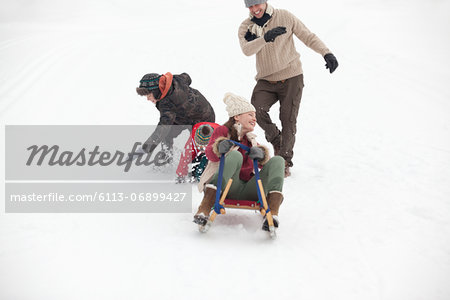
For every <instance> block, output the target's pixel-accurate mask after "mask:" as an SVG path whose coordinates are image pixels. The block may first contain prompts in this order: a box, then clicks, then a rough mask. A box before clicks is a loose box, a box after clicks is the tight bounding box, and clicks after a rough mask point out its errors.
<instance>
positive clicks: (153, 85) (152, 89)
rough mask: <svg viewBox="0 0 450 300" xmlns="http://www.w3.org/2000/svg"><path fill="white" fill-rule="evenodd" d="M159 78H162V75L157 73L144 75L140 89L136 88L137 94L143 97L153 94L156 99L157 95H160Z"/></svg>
mask: <svg viewBox="0 0 450 300" xmlns="http://www.w3.org/2000/svg"><path fill="white" fill-rule="evenodd" d="M159 78H161V75H159V74H156V73H150V74H146V75H144V77H142V79H141V81H140V84H139V87H137V88H136V92H137V93H138V94H139V95H141V96H146V95H148V94H150V93H153V95H154V96H155V97H156V95H155V94H159Z"/></svg>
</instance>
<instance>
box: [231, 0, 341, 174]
mask: <svg viewBox="0 0 450 300" xmlns="http://www.w3.org/2000/svg"><path fill="white" fill-rule="evenodd" d="M244 1H245V5H246V7H247V8H248V9H249V11H250V17H249V18H247V19H245V20H244V21H243V22H242V24H241V26H240V27H239V42H240V45H241V48H242V51H243V52H244V54H245V55H247V56H250V55H253V54H256V70H257V74H256V81H257V83H256V86H255V88H254V90H253V95H252V100H251V102H252V104H253V105H254V106H255V107H256V117H257V122H258V124H259V126H261V128H262V129H264V131H265V135H266V139H267V141H269V142H270V143H271V144H272V145H273V147H274V152H275V155H280V156H282V157H283V158H284V159H285V161H286V168H285V176H286V177H287V176H289V175H290V170H289V168H290V167H291V166H292V165H293V163H292V157H293V155H294V152H293V148H294V143H295V134H296V132H297V116H298V110H299V106H300V100H301V98H302V90H303V70H302V64H301V62H300V54H298V53H297V51H296V49H295V46H294V39H293V35H295V36H296V37H297V38H298V39H299V40H301V41H302V42H303V43H304V44H305V45H306V46H308V47H309V48H311V49H312V50H314V51H316V52H317V53H319V54H321V55H322V56H323V57H324V59H325V61H326V68H327V69H329V70H330V73H333V72H334V70H335V69H336V68H337V66H338V62H337V60H336V57H335V56H334V55H333V54H332V53H331V51H330V50H329V49H328V48H327V47H326V46H325V44H324V43H323V42H322V41H321V40H320V39H319V38H318V37H317V36H316V35H315V34H314V33H312V32H311V31H309V29H308V28H306V26H305V25H304V24H303V23H302V22H301V21H300V20H299V19H298V18H297V17H295V16H294V15H293V14H291V13H290V12H288V11H286V10H283V9H274V8H273V7H272V6H271V5H269V4H268V3H267V1H266V0H244ZM277 101H280V120H281V126H282V129H281V131H280V130H279V129H278V127H277V126H276V125H275V124H274V123H273V122H272V120H271V119H270V116H269V109H270V107H271V106H272V105H273V104H275V103H276V102H277Z"/></svg>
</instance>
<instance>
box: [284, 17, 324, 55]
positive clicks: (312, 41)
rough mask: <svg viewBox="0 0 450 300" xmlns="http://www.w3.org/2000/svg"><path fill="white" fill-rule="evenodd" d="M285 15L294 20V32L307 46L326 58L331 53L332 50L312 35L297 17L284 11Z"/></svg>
mask: <svg viewBox="0 0 450 300" xmlns="http://www.w3.org/2000/svg"><path fill="white" fill-rule="evenodd" d="M283 13H285V14H286V17H287V18H288V19H289V20H292V32H293V33H294V34H295V36H296V37H297V38H298V39H299V40H301V41H302V42H303V43H304V44H305V45H306V46H308V47H309V48H311V49H312V50H314V51H316V52H317V53H319V54H321V55H322V56H325V54H327V53H330V52H331V51H330V49H328V48H327V46H325V44H324V43H323V42H322V41H321V40H320V39H319V38H318V37H317V35H315V34H314V33H312V32H311V31H310V30H309V29H308V28H307V27H306V26H305V24H303V23H302V21H300V20H299V19H298V18H297V17H296V16H294V15H293V14H291V13H290V12H288V11H286V10H283Z"/></svg>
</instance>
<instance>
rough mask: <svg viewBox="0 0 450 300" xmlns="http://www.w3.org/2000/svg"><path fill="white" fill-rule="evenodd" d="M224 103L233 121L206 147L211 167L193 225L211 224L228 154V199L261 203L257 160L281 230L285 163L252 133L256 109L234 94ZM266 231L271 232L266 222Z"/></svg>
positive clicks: (205, 175)
mask: <svg viewBox="0 0 450 300" xmlns="http://www.w3.org/2000/svg"><path fill="white" fill-rule="evenodd" d="M223 101H224V102H225V105H226V110H227V112H228V116H229V117H230V118H229V119H228V121H227V122H226V123H225V124H223V125H222V126H219V127H217V128H216V129H215V130H214V132H213V134H212V136H211V139H210V141H209V143H208V146H207V147H206V151H205V152H206V156H207V158H208V160H209V163H208V166H207V168H206V169H205V171H204V172H203V174H202V177H201V178H200V182H199V190H200V192H201V191H203V192H204V197H203V200H202V202H201V204H200V206H199V208H198V211H197V213H196V214H195V216H194V222H195V223H197V224H199V225H205V224H206V223H207V222H208V219H209V216H210V213H211V208H212V207H213V206H214V202H215V199H216V190H217V181H218V177H219V174H218V173H219V160H220V156H221V155H222V154H225V165H224V168H223V178H222V185H221V186H222V188H223V187H225V185H226V183H227V182H228V180H229V179H230V178H231V179H233V183H232V185H231V187H230V190H229V192H228V194H227V198H229V199H237V200H254V201H257V200H258V195H257V187H256V181H255V176H254V170H253V160H254V159H257V161H258V162H259V168H260V169H261V170H260V178H261V181H262V185H263V189H264V192H265V193H266V198H267V202H268V204H269V207H270V210H271V212H272V215H273V219H274V225H275V227H278V225H279V218H278V210H279V208H280V205H281V203H282V201H283V194H282V191H283V182H284V167H285V162H284V159H283V158H282V157H281V156H274V157H272V158H271V157H270V155H269V151H268V149H267V148H266V147H264V146H262V145H259V144H258V143H257V142H256V140H255V138H256V135H255V134H253V133H252V132H253V130H254V128H255V126H256V113H255V112H256V109H255V107H254V106H253V105H252V104H250V103H249V102H248V101H247V100H246V99H244V98H242V97H240V96H237V95H234V94H232V93H227V94H225V97H224V99H223ZM231 140H233V141H236V142H239V143H241V144H243V145H245V146H248V147H250V151H249V152H247V151H245V150H243V149H242V148H240V147H239V146H236V145H235V144H234V143H233V142H231ZM222 191H223V190H222ZM263 230H266V231H268V230H269V226H268V224H267V220H266V218H264V221H263Z"/></svg>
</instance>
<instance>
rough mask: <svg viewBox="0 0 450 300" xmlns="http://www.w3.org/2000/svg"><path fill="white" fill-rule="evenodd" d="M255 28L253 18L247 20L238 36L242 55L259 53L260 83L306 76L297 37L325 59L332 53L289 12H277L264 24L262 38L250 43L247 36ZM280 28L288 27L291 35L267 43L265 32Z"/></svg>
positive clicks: (277, 10) (281, 36) (258, 70)
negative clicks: (298, 49) (296, 46)
mask: <svg viewBox="0 0 450 300" xmlns="http://www.w3.org/2000/svg"><path fill="white" fill-rule="evenodd" d="M253 25H254V23H253V22H252V21H251V20H250V18H247V19H246V20H244V22H242V24H241V26H240V27H239V33H238V35H239V42H240V45H241V48H242V52H244V54H245V55H247V56H250V55H253V54H256V71H257V74H256V77H255V79H256V80H259V79H265V80H269V81H279V80H284V79H288V78H291V77H294V76H297V75H300V74H303V70H302V64H301V62H300V54H299V53H298V52H297V51H296V49H295V46H294V39H293V34H295V36H296V37H297V38H298V39H300V40H301V41H302V42H303V43H304V44H305V45H306V46H308V47H309V48H311V49H312V50H314V51H316V52H317V53H320V54H321V55H322V56H324V55H325V54H327V53H330V52H331V51H330V50H329V49H328V48H327V46H325V44H324V43H323V42H322V41H321V40H320V39H319V38H318V37H317V36H316V35H315V34H314V33H312V32H311V31H309V29H308V28H307V27H306V26H305V25H304V24H303V23H302V22H301V21H300V20H299V19H298V18H297V17H295V16H294V15H293V14H291V13H290V12H288V11H287V10H284V9H274V12H273V15H272V18H270V20H269V21H268V22H267V23H266V24H265V25H264V28H263V33H262V35H261V36H260V37H258V38H256V39H254V40H253V41H250V42H248V41H247V40H246V39H245V34H246V33H247V31H248V30H249V28H251V26H253ZM278 26H283V27H286V31H287V32H286V33H285V34H282V35H280V36H278V37H277V38H276V39H275V41H274V42H268V43H266V41H265V40H264V33H266V32H267V31H269V30H270V29H272V28H275V27H278Z"/></svg>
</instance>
